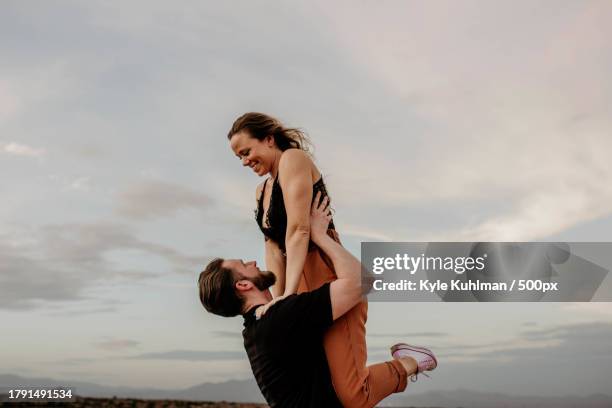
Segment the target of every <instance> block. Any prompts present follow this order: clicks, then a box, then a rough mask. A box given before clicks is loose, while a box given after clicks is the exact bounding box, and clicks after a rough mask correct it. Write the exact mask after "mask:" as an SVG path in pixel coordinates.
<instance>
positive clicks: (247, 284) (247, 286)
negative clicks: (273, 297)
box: [234, 279, 253, 292]
mask: <svg viewBox="0 0 612 408" xmlns="http://www.w3.org/2000/svg"><path fill="white" fill-rule="evenodd" d="M234 287H235V288H236V290H237V291H239V292H246V291H247V290H251V289H253V282H251V281H250V280H247V279H242V280H239V281H237V282H236V283H235V284H234Z"/></svg>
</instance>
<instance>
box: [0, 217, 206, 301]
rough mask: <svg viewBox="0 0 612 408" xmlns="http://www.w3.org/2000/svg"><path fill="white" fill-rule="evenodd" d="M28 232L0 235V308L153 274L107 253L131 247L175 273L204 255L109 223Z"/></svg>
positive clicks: (77, 294) (80, 294)
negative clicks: (121, 263)
mask: <svg viewBox="0 0 612 408" xmlns="http://www.w3.org/2000/svg"><path fill="white" fill-rule="evenodd" d="M30 234H31V235H30V236H28V237H18V236H16V235H13V236H7V235H4V236H0V258H2V260H3V262H2V263H1V264H0V307H3V308H17V309H19V308H34V307H40V306H41V305H42V303H41V302H46V301H59V300H68V301H75V300H83V299H85V298H86V297H87V296H86V294H85V292H86V289H87V288H90V287H92V286H95V285H97V284H99V283H100V282H105V283H108V282H110V281H117V280H119V279H129V280H133V279H148V278H152V277H156V276H157V275H156V274H155V273H151V272H149V271H141V270H134V269H130V268H122V267H118V266H116V265H115V263H113V262H111V261H110V260H109V255H110V254H112V253H120V252H122V251H132V250H137V251H141V252H142V253H143V254H147V255H156V256H159V257H161V258H162V259H164V260H166V261H167V263H168V265H169V267H170V268H171V270H173V271H174V272H176V273H187V272H190V271H193V270H196V269H197V267H199V266H200V265H202V264H203V263H204V261H205V259H206V258H205V257H199V256H198V257H194V256H188V255H185V254H182V253H181V252H179V251H177V250H176V249H174V248H170V247H168V246H165V245H161V244H157V243H153V242H149V241H144V240H141V239H139V238H137V237H136V236H134V235H133V234H132V233H131V232H130V230H129V229H128V228H127V227H126V226H123V225H120V224H115V223H105V222H100V223H92V224H74V223H73V224H60V225H47V226H44V227H41V228H39V229H37V230H35V231H34V232H33V233H30Z"/></svg>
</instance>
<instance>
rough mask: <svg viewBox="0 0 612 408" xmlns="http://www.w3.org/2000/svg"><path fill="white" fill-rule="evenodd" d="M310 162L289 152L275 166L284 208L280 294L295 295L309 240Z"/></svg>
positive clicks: (295, 152)
mask: <svg viewBox="0 0 612 408" xmlns="http://www.w3.org/2000/svg"><path fill="white" fill-rule="evenodd" d="M311 169H312V162H311V160H310V158H309V157H308V155H307V154H306V153H305V152H303V151H302V150H298V149H290V150H287V151H285V152H284V153H283V156H282V157H281V160H280V163H279V172H280V174H281V178H280V184H281V188H282V190H283V200H284V201H285V208H286V209H287V235H286V236H285V248H286V250H287V259H286V269H285V277H286V280H285V291H284V295H290V294H292V293H296V292H297V289H298V285H299V283H300V277H301V276H302V272H303V271H304V262H305V261H306V255H307V253H308V242H309V241H310V204H311V203H312V176H311Z"/></svg>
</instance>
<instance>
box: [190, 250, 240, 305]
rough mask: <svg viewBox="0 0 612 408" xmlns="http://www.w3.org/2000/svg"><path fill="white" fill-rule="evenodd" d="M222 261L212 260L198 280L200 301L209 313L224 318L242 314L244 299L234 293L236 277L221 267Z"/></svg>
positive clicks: (227, 269)
mask: <svg viewBox="0 0 612 408" xmlns="http://www.w3.org/2000/svg"><path fill="white" fill-rule="evenodd" d="M222 264H223V259H221V258H216V259H213V260H212V261H211V262H210V263H209V264H208V265H206V268H205V269H204V271H202V273H200V277H199V279H198V287H199V289H200V301H201V302H202V305H204V308H206V310H208V311H209V312H211V313H214V314H216V315H219V316H224V317H233V316H237V315H239V314H242V309H243V307H244V299H243V298H242V297H240V296H239V295H238V294H237V293H236V289H235V287H234V285H235V284H236V282H237V276H236V274H235V273H234V271H232V270H231V269H229V268H224V267H223V266H222Z"/></svg>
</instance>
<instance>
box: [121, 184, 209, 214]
mask: <svg viewBox="0 0 612 408" xmlns="http://www.w3.org/2000/svg"><path fill="white" fill-rule="evenodd" d="M211 203H212V200H211V199H210V198H209V197H208V196H207V195H205V194H202V193H198V192H196V191H193V190H191V189H189V188H186V187H183V186H180V185H178V184H174V183H168V182H163V181H144V182H140V183H136V184H132V185H131V186H129V187H128V188H126V189H125V190H123V191H122V192H120V193H119V201H118V205H117V213H118V214H120V215H122V216H125V217H128V218H132V219H135V220H148V219H153V218H160V217H166V216H169V215H173V214H175V213H176V212H178V211H179V210H183V209H195V210H198V211H203V210H206V209H208V208H209V207H210V205H211Z"/></svg>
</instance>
